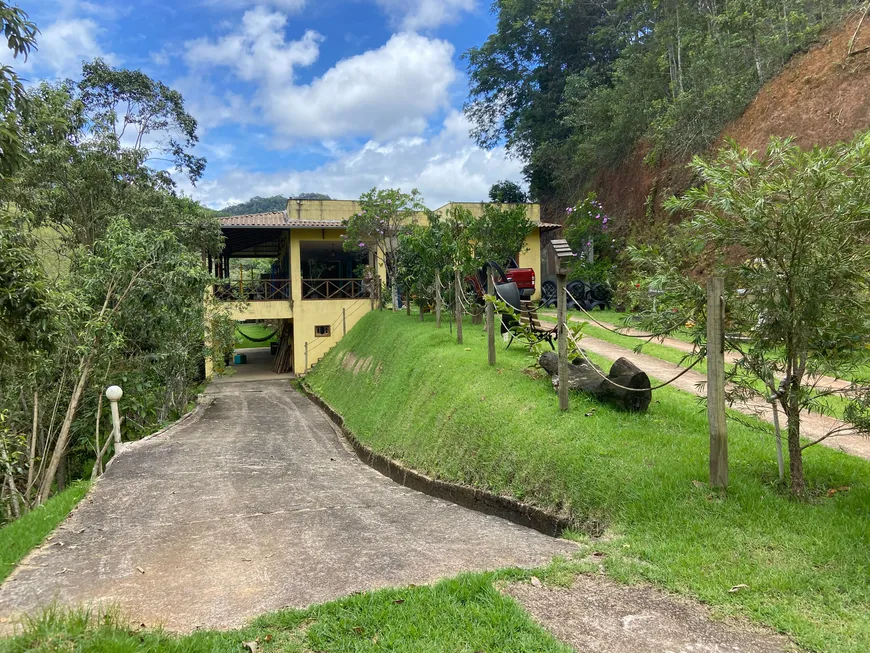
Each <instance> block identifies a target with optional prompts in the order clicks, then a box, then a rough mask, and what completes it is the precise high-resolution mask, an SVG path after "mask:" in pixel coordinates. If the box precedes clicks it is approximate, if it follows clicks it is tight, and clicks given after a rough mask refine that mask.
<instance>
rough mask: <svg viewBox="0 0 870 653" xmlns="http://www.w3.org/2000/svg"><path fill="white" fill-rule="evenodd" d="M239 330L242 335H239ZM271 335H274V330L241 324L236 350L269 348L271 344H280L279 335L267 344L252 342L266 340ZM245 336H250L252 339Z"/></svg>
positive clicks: (237, 331) (256, 325)
mask: <svg viewBox="0 0 870 653" xmlns="http://www.w3.org/2000/svg"><path fill="white" fill-rule="evenodd" d="M239 329H241V331H242V333H239ZM270 333H272V329H270V328H269V327H267V326H263V325H262V324H239V328H238V329H236V349H247V348H249V347H268V346H269V343H270V342H278V337H279V335H280V334H277V333H276V334H275V335H274V336H273V337H272V338H270V339H269V340H267V341H266V342H254V341H253V340H250V338H265V337H266V336H268V335H269V334H270ZM245 336H250V338H246V337H245Z"/></svg>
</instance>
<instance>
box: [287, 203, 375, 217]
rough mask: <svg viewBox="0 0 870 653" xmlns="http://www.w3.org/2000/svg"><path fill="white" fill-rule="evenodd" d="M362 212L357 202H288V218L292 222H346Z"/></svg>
mask: <svg viewBox="0 0 870 653" xmlns="http://www.w3.org/2000/svg"><path fill="white" fill-rule="evenodd" d="M359 210H360V205H359V202H357V201H356V200H294V199H292V198H291V199H289V200H288V201H287V216H288V217H289V218H290V219H291V220H345V219H347V218H349V217H350V216H352V215H353V214H354V213H356V212H357V211H359Z"/></svg>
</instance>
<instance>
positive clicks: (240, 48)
mask: <svg viewBox="0 0 870 653" xmlns="http://www.w3.org/2000/svg"><path fill="white" fill-rule="evenodd" d="M286 24H287V16H285V15H284V14H279V13H272V12H269V11H267V10H266V9H264V8H263V7H257V8H255V9H252V10H251V11H246V12H245V15H244V16H243V17H242V24H241V26H240V29H239V31H238V32H236V33H233V34H228V35H227V36H224V37H223V38H220V39H218V40H216V41H211V40H209V39H205V38H201V39H196V40H195V41H189V42H188V43H186V44H185V47H186V48H187V53H186V55H185V58H186V59H187V62H188V64H190V65H191V66H194V67H208V66H225V67H228V68H230V69H232V70H234V71H235V73H236V74H237V75H238V76H239V77H240V78H241V79H243V80H245V81H260V82H265V83H266V84H269V85H270V86H271V85H275V84H280V83H287V82H290V81H292V79H293V73H294V69H295V68H296V67H299V66H310V65H311V64H312V63H314V62H315V61H317V57H318V56H319V54H320V51H319V47H318V44H319V43H320V41H322V40H323V37H322V36H321V35H320V34H318V33H317V32H315V31H313V30H309V31H307V32H305V35H304V36H303V37H302V38H301V39H299V40H298V41H285V40H284V27H285V25H286Z"/></svg>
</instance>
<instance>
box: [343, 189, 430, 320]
mask: <svg viewBox="0 0 870 653" xmlns="http://www.w3.org/2000/svg"><path fill="white" fill-rule="evenodd" d="M359 203H360V211H359V212H358V213H356V214H354V215H352V216H351V217H350V218H349V219H348V220H347V221H346V231H345V241H344V249H345V250H346V251H349V252H359V251H361V250H367V251H368V252H369V253H370V254H371V255H372V256H373V257H374V258H375V260H376V261H378V262H379V263H380V264H382V265H383V268H384V269H385V270H386V273H387V279H386V280H387V285H388V286H389V288H390V291H391V295H392V306H393V310H398V308H399V291H398V283H397V282H398V263H399V261H398V256H397V250H398V247H399V240H398V239H399V233H400V232H401V231H402V229H403V228H407V227H409V226H410V225H412V224H414V223H415V222H416V216H417V215H418V214H419V213H421V212H422V211H424V210H425V207H424V206H423V198H422V196H421V195H420V192H419V191H418V190H417V189H416V188H415V189H414V190H412V191H411V192H410V193H403V192H402V191H401V189H394V188H388V189H383V190H379V189H377V188H373V189H372V190H370V191H368V192H367V193H363V194H362V195H361V196H360V198H359ZM375 281H376V282H377V279H376V280H375Z"/></svg>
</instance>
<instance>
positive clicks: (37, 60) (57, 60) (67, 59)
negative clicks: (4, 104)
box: [21, 18, 116, 77]
mask: <svg viewBox="0 0 870 653" xmlns="http://www.w3.org/2000/svg"><path fill="white" fill-rule="evenodd" d="M103 31H104V30H103V29H102V28H100V27H99V26H98V25H97V24H96V23H95V22H94V21H93V20H91V19H90V18H74V19H68V20H67V19H64V20H58V21H56V22H54V23H52V24H50V25H48V26H47V27H45V28H43V29H42V31H41V33H40V34H39V35H38V37H37V44H38V47H39V49H38V50H37V51H36V52H33V53H31V55H30V57H29V58H28V60H27V63H25V64H23V65H22V66H21V70H23V71H25V72H31V71H33V72H36V73H37V74H39V75H42V76H54V77H71V76H76V75H78V74H79V73H81V70H82V62H83V61H84V60H90V59H93V58H94V57H103V58H104V59H106V60H107V61H109V62H114V61H115V60H116V57H115V56H114V55H112V54H109V53H106V52H104V51H103V49H102V48H101V47H100V45H99V43H98V42H97V36H98V35H99V34H100V33H101V32H103Z"/></svg>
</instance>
